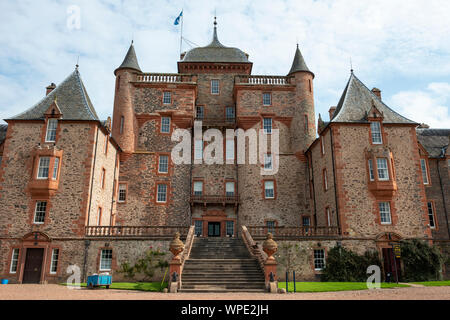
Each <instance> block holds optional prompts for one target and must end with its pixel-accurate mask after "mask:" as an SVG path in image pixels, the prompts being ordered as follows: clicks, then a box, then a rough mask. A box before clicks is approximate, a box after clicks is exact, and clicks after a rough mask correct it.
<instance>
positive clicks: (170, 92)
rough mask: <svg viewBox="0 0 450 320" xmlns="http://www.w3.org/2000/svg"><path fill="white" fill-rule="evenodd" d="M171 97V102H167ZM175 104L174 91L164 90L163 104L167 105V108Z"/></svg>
mask: <svg viewBox="0 0 450 320" xmlns="http://www.w3.org/2000/svg"><path fill="white" fill-rule="evenodd" d="M167 95H168V97H169V99H170V101H169V102H165V97H167ZM172 103H173V99H172V91H171V90H164V91H163V93H162V95H161V104H162V105H165V106H169V105H171V104H172Z"/></svg>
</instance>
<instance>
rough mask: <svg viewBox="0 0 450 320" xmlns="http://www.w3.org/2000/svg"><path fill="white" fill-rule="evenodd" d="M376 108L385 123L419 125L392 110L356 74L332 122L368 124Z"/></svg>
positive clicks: (348, 85) (342, 97)
mask: <svg viewBox="0 0 450 320" xmlns="http://www.w3.org/2000/svg"><path fill="white" fill-rule="evenodd" d="M372 106H375V107H376V108H377V109H378V111H380V112H381V113H382V114H383V122H384V123H403V124H417V125H418V123H416V122H414V121H411V120H409V119H407V118H405V117H403V116H401V115H400V114H398V113H397V112H395V111H394V110H392V109H391V108H389V107H388V106H387V105H386V104H385V103H384V102H383V101H381V99H380V98H378V97H377V96H376V95H375V94H374V93H373V92H372V91H371V90H370V89H369V88H367V87H366V86H365V85H364V84H363V83H362V82H361V81H360V80H359V79H358V78H357V77H356V76H355V75H354V74H353V72H352V73H351V75H350V79H349V80H348V82H347V85H346V87H345V89H344V92H343V93H342V96H341V99H340V100H339V104H338V105H337V107H336V111H335V112H334V115H333V118H332V119H331V122H367V115H368V113H369V112H370V109H372Z"/></svg>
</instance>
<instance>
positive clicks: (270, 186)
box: [264, 181, 275, 199]
mask: <svg viewBox="0 0 450 320" xmlns="http://www.w3.org/2000/svg"><path fill="white" fill-rule="evenodd" d="M264 197H265V198H266V199H274V198H275V189H274V183H273V181H264Z"/></svg>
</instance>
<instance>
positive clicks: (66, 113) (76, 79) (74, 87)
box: [11, 68, 99, 121]
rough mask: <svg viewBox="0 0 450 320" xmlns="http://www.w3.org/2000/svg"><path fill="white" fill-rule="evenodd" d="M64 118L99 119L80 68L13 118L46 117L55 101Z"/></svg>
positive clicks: (32, 118) (33, 118)
mask: <svg viewBox="0 0 450 320" xmlns="http://www.w3.org/2000/svg"><path fill="white" fill-rule="evenodd" d="M55 97H56V99H57V100H56V103H57V105H58V107H59V109H60V110H61V113H62V119H64V120H97V121H98V120H99V119H98V116H97V113H96V112H95V109H94V106H93V105H92V102H91V100H90V99H89V96H88V94H87V91H86V88H85V87H84V84H83V81H82V80H81V77H80V73H79V71H78V68H77V69H75V71H74V72H72V73H71V74H70V75H69V76H68V77H67V78H66V79H65V80H64V81H63V82H61V84H59V85H58V86H57V87H56V88H55V89H54V90H53V91H52V92H50V93H49V94H48V95H47V96H45V97H44V98H43V99H42V100H41V101H39V102H38V103H37V104H35V105H34V106H32V107H31V108H30V109H28V110H26V111H24V112H22V113H21V114H19V115H17V116H15V117H13V118H11V119H12V120H36V119H44V118H45V116H44V113H45V112H46V111H47V110H48V108H49V107H50V105H51V104H52V103H53V101H55Z"/></svg>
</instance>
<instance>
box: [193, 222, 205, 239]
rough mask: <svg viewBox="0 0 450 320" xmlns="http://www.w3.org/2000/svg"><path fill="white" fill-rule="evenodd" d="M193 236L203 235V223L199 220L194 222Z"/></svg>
mask: <svg viewBox="0 0 450 320" xmlns="http://www.w3.org/2000/svg"><path fill="white" fill-rule="evenodd" d="M194 225H195V234H196V235H197V237H199V236H201V235H202V234H203V221H201V220H195V222H194Z"/></svg>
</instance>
